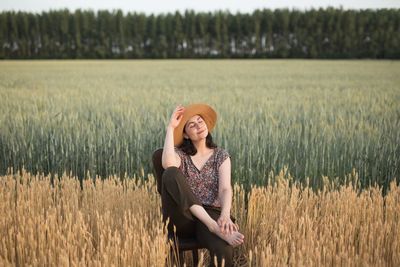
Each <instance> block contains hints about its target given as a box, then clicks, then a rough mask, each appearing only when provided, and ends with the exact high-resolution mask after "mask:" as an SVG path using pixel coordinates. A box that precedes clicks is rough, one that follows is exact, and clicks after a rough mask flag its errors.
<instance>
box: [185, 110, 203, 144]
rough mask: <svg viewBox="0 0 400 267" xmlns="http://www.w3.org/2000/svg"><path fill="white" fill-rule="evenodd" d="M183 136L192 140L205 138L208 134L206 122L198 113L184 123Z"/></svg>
mask: <svg viewBox="0 0 400 267" xmlns="http://www.w3.org/2000/svg"><path fill="white" fill-rule="evenodd" d="M184 130H185V131H184V133H183V136H184V137H185V138H189V139H190V140H192V141H198V140H201V139H205V138H206V137H207V135H208V128H207V124H206V123H205V121H204V120H203V118H202V117H201V116H200V115H194V116H193V117H191V118H190V119H189V120H188V121H187V123H186V124H185V128H184Z"/></svg>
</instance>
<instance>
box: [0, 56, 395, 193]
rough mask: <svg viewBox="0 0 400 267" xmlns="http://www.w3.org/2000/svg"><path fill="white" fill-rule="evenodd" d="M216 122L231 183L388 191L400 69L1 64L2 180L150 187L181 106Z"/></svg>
mask: <svg viewBox="0 0 400 267" xmlns="http://www.w3.org/2000/svg"><path fill="white" fill-rule="evenodd" d="M193 102H206V103H209V104H210V105H212V106H213V107H214V108H215V109H216V111H217V112H218V115H219V117H218V123H217V127H216V128H215V131H214V132H213V137H214V140H215V141H216V143H217V144H218V145H220V146H222V147H224V148H226V149H227V150H228V152H229V153H230V154H231V155H232V174H233V180H234V181H235V182H238V183H240V184H243V185H244V186H246V187H247V188H249V187H250V185H251V184H265V182H266V177H268V174H269V173H270V172H271V171H274V173H277V172H278V171H279V170H280V169H282V168H283V167H284V166H287V167H288V170H289V171H290V172H291V173H292V174H293V176H294V177H296V179H297V180H300V181H305V180H306V177H309V178H310V179H309V185H310V186H311V187H313V188H317V187H321V186H322V176H323V175H326V176H328V177H330V178H331V179H335V177H338V178H337V179H336V180H340V181H343V179H344V177H345V174H346V173H349V172H351V171H352V169H353V168H355V169H356V170H357V171H358V172H359V175H360V180H359V181H360V184H361V185H362V186H367V185H368V184H373V183H375V182H376V183H378V184H379V185H382V186H384V188H385V189H387V188H388V185H389V183H390V181H391V180H392V179H393V178H395V177H397V178H399V176H400V175H399V174H400V156H399V155H400V131H399V129H400V109H399V107H400V62H392V61H302V60H276V61H274V60H254V61H249V60H215V61H214V60H212V61H211V60H204V61H202V60H199V61H191V60H182V61H173V60H166V61H23V62H16V61H13V62H10V61H1V62H0V155H1V158H0V173H1V174H6V173H7V168H9V167H13V168H14V170H17V169H22V167H24V168H25V169H27V170H28V171H30V172H32V173H42V172H43V173H45V174H47V173H51V174H56V173H57V174H58V175H59V176H60V175H61V174H62V173H63V172H64V171H66V172H67V173H71V174H72V175H77V176H79V177H80V178H82V177H84V176H89V175H90V176H92V177H93V176H94V175H96V174H97V175H100V176H102V177H107V176H108V175H111V174H116V175H117V176H120V177H123V176H125V174H126V175H127V176H136V177H139V176H140V177H143V176H146V175H147V174H148V173H150V172H151V164H150V159H151V153H152V152H153V151H154V150H155V149H156V148H159V147H162V145H163V142H164V135H165V127H166V125H167V122H168V120H169V117H170V114H171V112H172V111H173V109H174V107H175V105H176V104H179V103H180V104H183V105H186V104H189V103H193Z"/></svg>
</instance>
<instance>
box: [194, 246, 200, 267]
mask: <svg viewBox="0 0 400 267" xmlns="http://www.w3.org/2000/svg"><path fill="white" fill-rule="evenodd" d="M192 254H193V255H192V256H193V266H194V267H197V265H199V253H198V250H197V249H193V250H192Z"/></svg>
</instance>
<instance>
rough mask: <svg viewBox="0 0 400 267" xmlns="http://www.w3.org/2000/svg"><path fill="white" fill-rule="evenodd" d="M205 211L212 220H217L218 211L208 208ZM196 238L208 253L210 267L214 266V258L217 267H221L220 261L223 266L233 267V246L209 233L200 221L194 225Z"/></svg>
mask: <svg viewBox="0 0 400 267" xmlns="http://www.w3.org/2000/svg"><path fill="white" fill-rule="evenodd" d="M205 210H206V211H207V213H208V214H209V215H210V217H211V218H212V219H213V220H215V221H217V220H218V218H219V216H220V212H219V211H217V210H213V209H208V208H205ZM196 236H197V240H198V241H199V243H200V244H201V245H203V246H205V247H206V248H207V249H208V250H209V251H210V256H211V261H210V266H215V264H214V256H215V257H216V258H217V266H222V260H224V266H226V267H228V266H233V246H231V245H229V244H228V243H227V242H226V241H225V240H223V239H221V238H220V237H218V236H217V235H216V234H214V233H212V232H210V230H209V229H208V227H207V226H206V225H205V224H204V223H202V222H201V221H197V223H196Z"/></svg>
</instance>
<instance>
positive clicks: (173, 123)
mask: <svg viewBox="0 0 400 267" xmlns="http://www.w3.org/2000/svg"><path fill="white" fill-rule="evenodd" d="M184 111H185V108H184V107H183V106H182V105H178V106H177V107H176V108H175V110H174V112H173V113H172V115H171V119H170V121H169V124H168V127H172V128H173V129H175V128H176V127H178V125H179V123H180V122H181V120H182V118H183V112H184Z"/></svg>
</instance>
